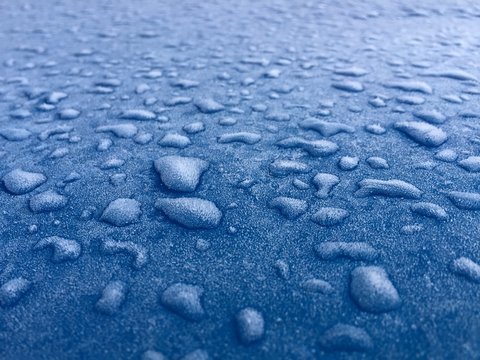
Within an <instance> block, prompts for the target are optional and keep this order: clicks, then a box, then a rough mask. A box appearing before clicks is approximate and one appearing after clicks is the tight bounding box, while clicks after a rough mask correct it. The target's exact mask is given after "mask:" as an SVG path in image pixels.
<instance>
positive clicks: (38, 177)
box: [3, 169, 47, 195]
mask: <svg viewBox="0 0 480 360" xmlns="http://www.w3.org/2000/svg"><path fill="white" fill-rule="evenodd" d="M46 181H47V177H46V176H45V175H43V174H42V173H35V172H29V171H24V170H22V169H14V170H12V171H10V172H9V173H7V174H6V175H5V176H4V177H3V184H4V185H5V188H6V189H7V190H8V191H9V192H11V193H12V194H15V195H21V194H26V193H29V192H30V191H32V190H34V189H36V188H37V187H39V186H40V185H42V184H43V183H45V182H46Z"/></svg>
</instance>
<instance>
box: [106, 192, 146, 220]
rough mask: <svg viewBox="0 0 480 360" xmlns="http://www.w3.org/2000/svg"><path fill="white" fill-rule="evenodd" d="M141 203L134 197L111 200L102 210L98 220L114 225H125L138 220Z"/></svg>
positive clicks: (140, 212) (140, 213)
mask: <svg viewBox="0 0 480 360" xmlns="http://www.w3.org/2000/svg"><path fill="white" fill-rule="evenodd" d="M141 215H142V210H141V204H140V202H138V201H137V200H135V199H124V198H120V199H116V200H113V201H112V202H111V203H110V204H108V206H107V207H106V208H105V210H103V214H102V216H101V217H100V220H102V221H105V222H107V223H109V224H111V225H115V226H127V225H131V224H134V223H136V222H138V221H140V216H141Z"/></svg>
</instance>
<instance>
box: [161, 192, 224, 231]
mask: <svg viewBox="0 0 480 360" xmlns="http://www.w3.org/2000/svg"><path fill="white" fill-rule="evenodd" d="M155 207H156V208H157V209H158V210H160V211H161V212H163V213H164V214H165V215H166V216H167V217H168V218H169V219H170V220H172V221H174V222H177V223H179V224H180V225H183V226H185V227H187V228H190V229H211V228H215V227H217V226H218V225H219V224H220V220H221V219H222V212H221V211H220V210H219V209H218V208H217V206H216V205H215V204H214V203H213V202H211V201H208V200H204V199H199V198H176V199H158V200H157V201H156V202H155Z"/></svg>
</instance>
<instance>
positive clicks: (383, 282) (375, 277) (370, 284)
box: [350, 266, 402, 313]
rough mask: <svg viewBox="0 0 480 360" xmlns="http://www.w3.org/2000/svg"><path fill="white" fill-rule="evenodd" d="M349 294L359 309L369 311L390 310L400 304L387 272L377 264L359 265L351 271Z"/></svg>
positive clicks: (381, 311) (380, 311)
mask: <svg viewBox="0 0 480 360" xmlns="http://www.w3.org/2000/svg"><path fill="white" fill-rule="evenodd" d="M350 295H351V296H352V299H353V300H354V301H355V303H356V304H357V305H358V306H359V307H360V309H362V310H363V311H367V312H371V313H383V312H388V311H392V310H395V309H397V308H399V307H400V306H401V304H402V302H401V300H400V296H399V295H398V292H397V289H395V287H394V286H393V284H392V283H391V281H390V279H389V278H388V275H387V273H386V272H385V270H384V269H383V268H381V267H378V266H359V267H357V268H355V269H354V270H353V271H352V273H351V278H350Z"/></svg>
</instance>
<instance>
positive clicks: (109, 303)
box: [95, 280, 127, 315]
mask: <svg viewBox="0 0 480 360" xmlns="http://www.w3.org/2000/svg"><path fill="white" fill-rule="evenodd" d="M126 293H127V285H126V284H125V283H124V282H123V281H119V280H116V281H111V282H109V283H108V284H107V286H105V288H104V289H103V291H102V296H101V297H100V299H99V300H98V301H97V303H96V304H95V309H96V310H97V311H99V312H101V313H104V314H106V315H114V314H116V313H118V312H119V311H120V307H121V306H122V304H123V303H124V302H125V298H126Z"/></svg>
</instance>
